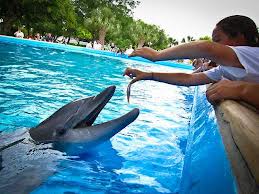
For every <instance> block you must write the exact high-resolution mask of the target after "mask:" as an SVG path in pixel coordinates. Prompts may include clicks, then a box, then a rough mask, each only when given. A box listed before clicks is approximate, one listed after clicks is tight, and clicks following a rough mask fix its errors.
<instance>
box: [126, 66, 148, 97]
mask: <svg viewBox="0 0 259 194" xmlns="http://www.w3.org/2000/svg"><path fill="white" fill-rule="evenodd" d="M125 75H127V76H129V77H130V78H131V79H132V80H131V82H130V83H129V85H128V87H127V100H128V102H129V98H130V90H131V85H132V84H133V83H135V82H137V81H139V80H147V79H150V78H152V73H147V72H143V71H140V70H137V69H131V68H127V69H126V70H125V71H124V73H123V76H125ZM133 78H134V79H133Z"/></svg>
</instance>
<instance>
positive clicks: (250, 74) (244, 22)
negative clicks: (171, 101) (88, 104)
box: [124, 15, 259, 86]
mask: <svg viewBox="0 0 259 194" xmlns="http://www.w3.org/2000/svg"><path fill="white" fill-rule="evenodd" d="M258 38H259V34H258V31H257V27H256V24H255V23H254V21H253V20H252V19H250V18H248V17H246V16H241V15H233V16H229V17H226V18H224V19H222V20H221V21H219V22H218V23H217V25H216V27H215V28H214V30H213V33H212V40H213V42H210V41H195V42H190V43H186V44H182V45H178V46H175V47H171V48H167V49H164V50H161V51H156V50H154V49H152V48H148V47H144V48H140V49H137V50H135V51H134V52H133V53H132V54H131V55H130V56H131V57H133V56H141V57H144V58H146V59H149V60H151V61H162V60H172V59H185V58H206V59H209V60H212V61H214V62H216V63H217V64H220V65H218V66H217V67H215V68H212V69H210V70H208V71H204V72H200V73H193V74H188V73H159V72H144V71H140V70H138V69H131V68H127V69H126V70H125V72H124V75H127V76H129V77H131V78H134V79H133V80H132V81H131V82H130V84H133V83H135V82H137V81H140V80H154V81H159V82H164V83H168V84H174V85H182V86H195V85H202V84H208V83H215V82H218V81H220V80H222V79H223V78H226V79H229V80H240V81H248V82H257V83H259V40H258Z"/></svg>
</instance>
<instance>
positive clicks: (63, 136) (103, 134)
mask: <svg viewBox="0 0 259 194" xmlns="http://www.w3.org/2000/svg"><path fill="white" fill-rule="evenodd" d="M114 92H115V86H110V87H108V88H106V89H105V90H104V91H102V92H101V93H99V94H98V95H96V96H92V97H89V98H84V99H80V100H76V101H73V102H71V103H69V104H67V105H65V106H63V107H62V108H60V109H59V110H58V111H56V112H55V113H54V114H53V115H51V116H50V117H49V118H47V119H46V120H44V121H43V122H41V123H40V124H39V125H38V126H36V127H34V128H31V129H30V130H29V133H30V136H31V137H32V139H33V140H34V141H36V142H43V143H46V142H52V143H54V145H62V146H61V147H73V148H74V147H84V146H92V145H96V144H99V143H102V142H103V141H106V140H108V139H110V138H111V137H112V136H114V135H115V134H116V133H118V132H119V131H121V130H122V129H123V128H125V127H126V126H127V125H129V124H130V123H131V122H133V121H134V120H135V119H136V118H137V117H138V115H139V110H138V109H136V108H135V109H133V110H132V111H130V112H129V113H127V114H125V115H123V116H121V117H119V118H117V119H114V120H111V121H108V122H105V123H101V124H98V125H94V126H92V125H93V123H94V121H95V120H96V118H97V116H98V115H99V113H100V112H101V110H102V109H103V108H104V106H105V105H106V104H107V103H108V102H109V100H110V99H111V97H112V96H113V94H114ZM64 145H65V146H64ZM68 145H69V146H68ZM71 145H72V146H71ZM82 145H84V146H82ZM59 147H60V146H59ZM82 151H83V150H82Z"/></svg>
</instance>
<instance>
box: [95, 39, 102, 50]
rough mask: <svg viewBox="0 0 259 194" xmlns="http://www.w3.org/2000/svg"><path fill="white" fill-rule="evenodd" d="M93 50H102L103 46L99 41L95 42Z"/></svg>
mask: <svg viewBox="0 0 259 194" xmlns="http://www.w3.org/2000/svg"><path fill="white" fill-rule="evenodd" d="M93 48H94V49H96V50H102V44H101V43H100V41H99V40H97V41H94V45H93Z"/></svg>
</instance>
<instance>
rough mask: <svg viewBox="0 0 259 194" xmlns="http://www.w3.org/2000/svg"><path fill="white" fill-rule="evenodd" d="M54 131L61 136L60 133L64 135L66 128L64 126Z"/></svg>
mask: <svg viewBox="0 0 259 194" xmlns="http://www.w3.org/2000/svg"><path fill="white" fill-rule="evenodd" d="M56 132H57V134H58V135H60V136H61V135H64V134H65V133H66V130H65V129H64V128H63V129H57V130H56Z"/></svg>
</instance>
